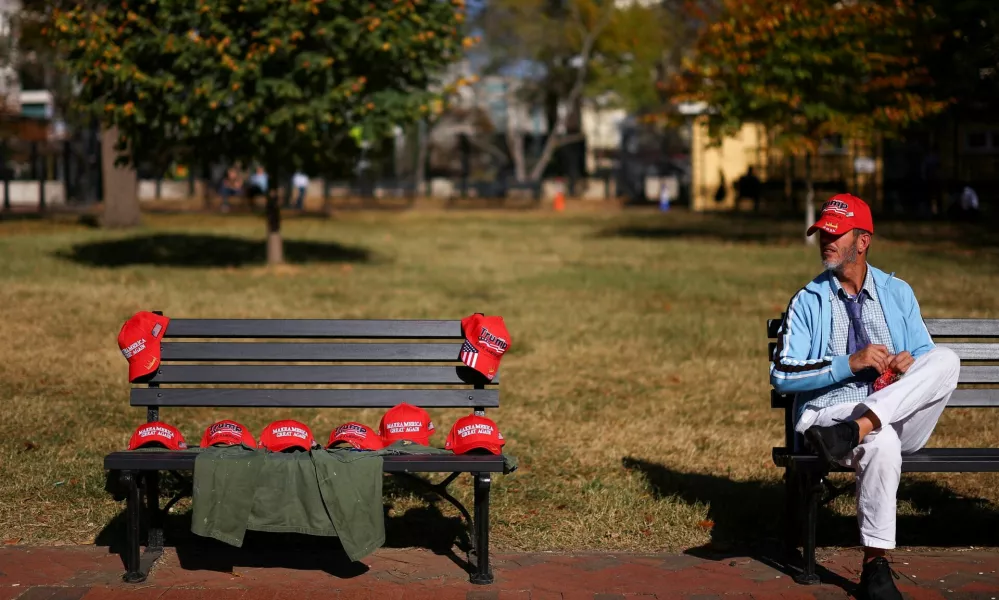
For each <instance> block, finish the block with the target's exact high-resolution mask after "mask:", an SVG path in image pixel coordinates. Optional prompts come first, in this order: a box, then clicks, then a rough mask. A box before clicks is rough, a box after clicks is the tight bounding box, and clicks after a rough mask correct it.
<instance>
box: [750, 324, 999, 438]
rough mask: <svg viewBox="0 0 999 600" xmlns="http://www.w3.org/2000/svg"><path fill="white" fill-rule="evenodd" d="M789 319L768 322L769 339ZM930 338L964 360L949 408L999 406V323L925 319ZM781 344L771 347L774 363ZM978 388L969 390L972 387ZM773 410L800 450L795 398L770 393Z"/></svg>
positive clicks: (772, 391)
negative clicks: (781, 411) (780, 412)
mask: <svg viewBox="0 0 999 600" xmlns="http://www.w3.org/2000/svg"><path fill="white" fill-rule="evenodd" d="M784 317H785V315H784V314H782V315H781V318H779V319H769V320H768V321H767V337H769V338H770V339H771V340H776V339H777V335H778V333H779V332H780V328H781V324H782V323H783V321H784ZM924 322H925V323H926V329H927V330H928V331H929V332H930V337H932V338H933V342H934V343H935V344H937V345H938V346H946V347H947V348H950V349H951V350H953V351H954V352H955V353H957V355H958V357H960V359H961V374H960V376H959V378H958V384H959V385H958V389H957V390H956V391H955V392H954V394H953V395H952V396H951V397H950V401H949V402H947V408H968V407H990V406H992V407H997V406H999V366H996V365H991V364H983V363H995V362H999V319H924ZM776 348H777V343H776V342H770V343H769V344H768V345H767V356H768V357H769V358H770V361H771V362H773V359H774V352H775V351H776ZM972 385H973V386H974V387H968V386H972ZM770 406H771V408H781V409H784V443H785V444H786V447H787V448H789V449H797V448H800V447H801V446H800V442H801V440H800V439H798V438H800V436H797V435H796V434H795V431H794V412H795V411H794V395H793V394H779V393H777V391H776V390H771V391H770Z"/></svg>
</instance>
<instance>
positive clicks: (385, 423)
mask: <svg viewBox="0 0 999 600" xmlns="http://www.w3.org/2000/svg"><path fill="white" fill-rule="evenodd" d="M433 433H434V422H433V421H431V420H430V414H429V413H428V412H427V411H425V410H423V409H422V408H420V407H418V406H413V405H412V404H406V403H405V402H403V403H402V404H397V405H396V406H393V407H392V408H390V409H388V410H387V411H385V414H384V415H383V416H382V420H381V423H379V424H378V435H380V436H381V438H382V442H384V443H385V445H386V446H388V445H390V444H391V443H392V442H397V441H399V440H409V441H411V442H416V443H417V444H423V445H424V446H429V445H430V436H431V435H432V434H433Z"/></svg>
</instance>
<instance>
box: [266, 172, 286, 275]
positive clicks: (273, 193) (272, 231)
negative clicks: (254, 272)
mask: <svg viewBox="0 0 999 600" xmlns="http://www.w3.org/2000/svg"><path fill="white" fill-rule="evenodd" d="M277 174H278V173H277V170H276V169H268V171H267V175H268V178H269V181H268V186H267V264H269V265H280V264H284V242H283V241H282V239H281V205H280V203H279V202H278V192H279V190H280V185H279V183H278V182H280V181H281V179H280V178H279V177H278V176H277Z"/></svg>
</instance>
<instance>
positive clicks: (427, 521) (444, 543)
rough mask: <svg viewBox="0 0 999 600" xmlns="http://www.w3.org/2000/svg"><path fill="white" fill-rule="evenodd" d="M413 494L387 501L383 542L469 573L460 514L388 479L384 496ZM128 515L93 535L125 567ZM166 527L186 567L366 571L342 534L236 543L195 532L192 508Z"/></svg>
mask: <svg viewBox="0 0 999 600" xmlns="http://www.w3.org/2000/svg"><path fill="white" fill-rule="evenodd" d="M163 483H164V484H165V485H164V487H165V488H167V489H168V488H169V487H170V485H169V483H168V482H167V481H164V482H163ZM462 483H464V484H466V485H467V484H469V482H468V481H464V480H459V482H456V483H455V484H454V485H461V484H462ZM412 496H417V497H419V498H422V499H423V500H425V505H424V506H419V507H414V508H410V509H408V510H406V511H405V512H404V513H403V514H401V515H391V514H390V512H389V507H388V506H386V505H383V511H384V514H385V543H384V544H383V545H382V547H383V548H424V549H427V550H430V551H431V552H433V553H434V554H437V555H442V556H447V557H448V558H449V559H450V560H451V562H453V563H454V564H455V565H456V566H457V567H458V568H460V569H461V570H463V571H465V572H466V573H469V574H471V573H472V571H473V569H474V567H473V565H472V564H471V563H469V561H468V560H467V559H466V558H465V557H464V556H461V555H459V552H460V553H461V554H462V555H465V556H467V552H468V551H469V550H470V549H471V543H470V540H469V537H468V532H467V529H466V527H465V524H464V522H463V521H462V519H461V517H458V516H448V515H445V514H444V513H443V512H441V510H440V503H441V502H443V500H441V499H440V498H439V497H438V496H436V495H435V494H433V493H430V492H427V491H426V488H425V487H423V486H421V485H419V484H418V483H417V482H413V481H410V480H408V479H406V478H401V477H387V478H386V479H385V482H384V486H383V497H384V499H385V500H386V501H388V502H391V500H393V499H398V498H401V497H412ZM161 505H162V502H161ZM452 512H453V511H452ZM125 519H126V515H125V511H124V504H122V512H120V513H119V514H118V515H117V516H116V517H115V518H114V519H112V520H111V522H110V523H108V524H107V525H106V526H105V527H104V528H103V529H102V530H101V531H100V533H99V534H98V535H97V538H96V540H95V544H96V545H97V546H106V547H107V548H108V551H109V552H110V553H112V554H118V555H119V556H120V557H122V569H123V570H124V556H125V552H126V529H125V528H126V520H125ZM163 530H164V537H165V545H166V546H168V547H172V548H174V549H175V550H176V552H177V559H178V561H179V563H180V566H181V568H183V569H185V570H190V571H206V570H207V571H217V572H222V573H231V572H232V571H233V569H234V568H236V567H251V568H252V567H259V568H275V567H277V568H285V569H295V570H300V571H323V572H325V573H327V574H329V575H331V576H333V577H337V578H341V579H350V578H353V577H357V576H359V575H363V574H364V573H366V572H367V571H368V567H367V566H366V565H364V564H363V563H361V562H359V561H358V562H353V561H351V560H350V558H349V557H348V556H347V554H346V552H345V551H344V549H343V546H342V545H341V543H340V540H339V539H338V538H335V537H321V536H312V535H305V534H297V533H269V532H261V531H247V532H246V534H245V537H244V539H243V545H242V546H241V547H239V548H237V547H235V546H231V545H229V544H226V543H224V542H220V541H218V540H215V539H213V538H206V537H202V536H198V535H195V534H194V533H192V532H191V513H190V511H185V512H182V513H174V514H169V515H166V517H165V519H164V523H163ZM146 535H147V523H145V522H144V523H143V525H142V529H141V539H142V542H141V544H142V545H143V546H144V545H145V543H146ZM456 549H457V551H458V552H456V551H455V550H456Z"/></svg>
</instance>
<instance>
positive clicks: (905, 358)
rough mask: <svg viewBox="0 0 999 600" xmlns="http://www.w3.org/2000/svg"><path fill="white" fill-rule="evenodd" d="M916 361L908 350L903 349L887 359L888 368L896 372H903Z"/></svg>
mask: <svg viewBox="0 0 999 600" xmlns="http://www.w3.org/2000/svg"><path fill="white" fill-rule="evenodd" d="M914 362H916V359H914V358H912V355H911V354H909V351H908V350H903V351H901V352H899V353H898V354H896V355H895V356H893V357H891V360H890V361H888V368H889V369H891V370H893V371H895V372H896V373H905V372H906V371H908V370H909V367H911V366H912V363H914Z"/></svg>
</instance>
